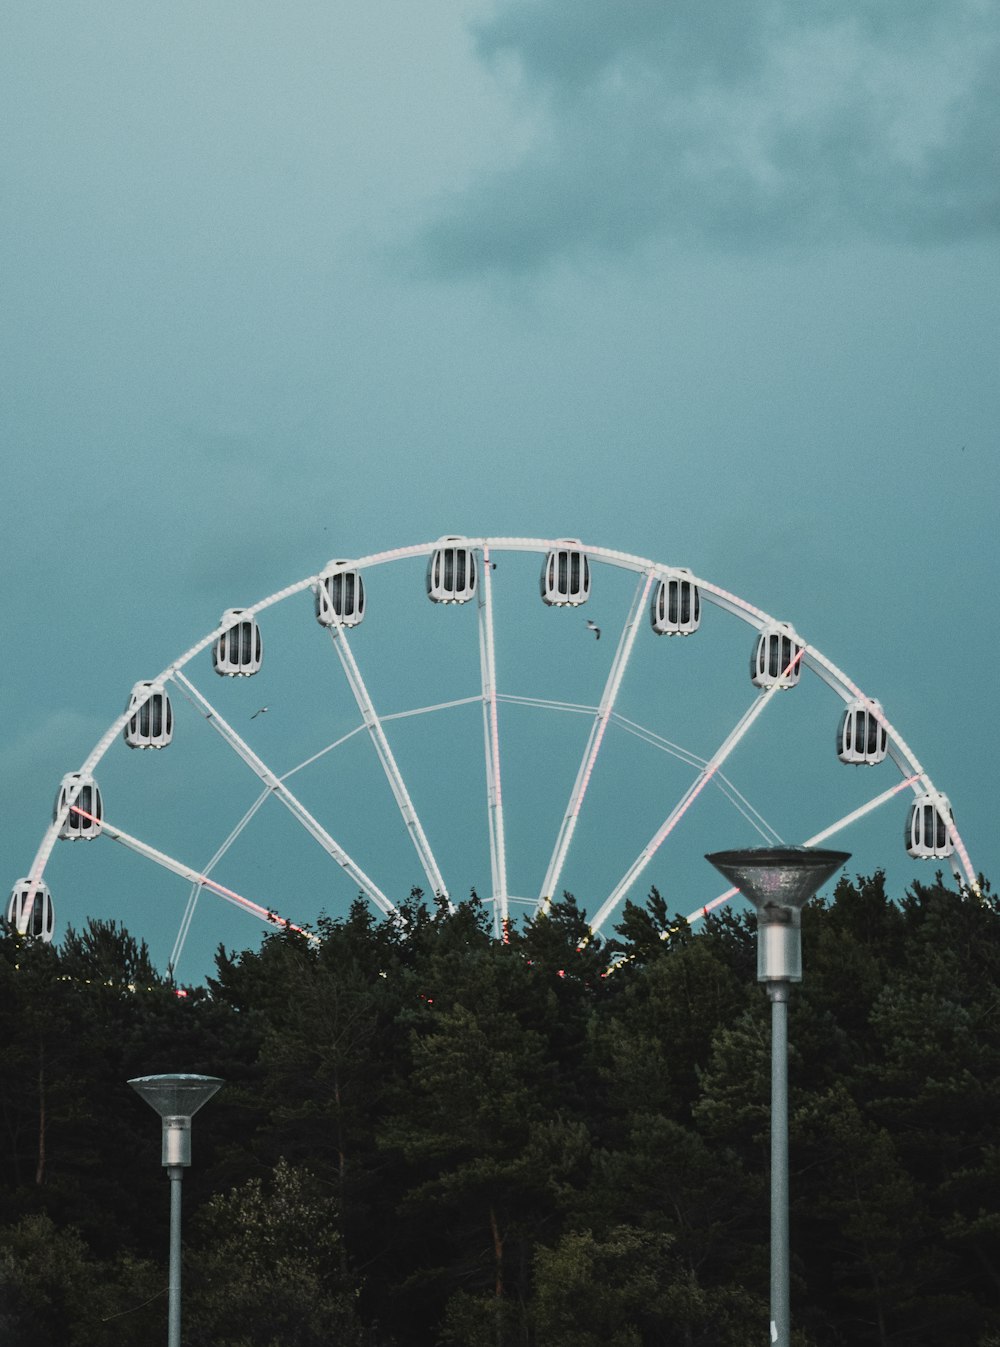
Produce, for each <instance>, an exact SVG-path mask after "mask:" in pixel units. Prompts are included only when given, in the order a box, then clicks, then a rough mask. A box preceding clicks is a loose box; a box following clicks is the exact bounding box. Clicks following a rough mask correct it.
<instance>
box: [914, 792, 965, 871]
mask: <svg viewBox="0 0 1000 1347" xmlns="http://www.w3.org/2000/svg"><path fill="white" fill-rule="evenodd" d="M950 822H951V804H950V802H949V800H948V797H947V796H946V795H941V794H938V793H937V792H935V791H925V792H924V794H923V795H918V796H917V797H916V798H915V799H914V801H913V803H912V804H911V805H910V812H909V814H908V815H907V819H906V836H905V840H906V850H907V851H908V852H909V853H910V855H911V856H913V857H914V858H915V859H916V860H943V859H944V858H945V857H947V856H950V855H951V854H952V853H953V852H954V850H955V844H954V842H953V841H952V839H951V831H950V829H949V827H948V824H949V823H950Z"/></svg>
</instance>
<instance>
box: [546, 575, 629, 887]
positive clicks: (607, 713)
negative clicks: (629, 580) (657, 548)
mask: <svg viewBox="0 0 1000 1347" xmlns="http://www.w3.org/2000/svg"><path fill="white" fill-rule="evenodd" d="M653 575H654V572H653V571H651V570H650V571H647V572H646V574H645V576H644V577H640V579H639V583H638V585H637V586H636V590H635V596H634V598H633V600H632V606H631V608H630V609H629V613H628V617H627V618H626V620H625V625H624V627H623V628H622V634H621V636H620V637H619V640H618V646H617V649H616V650H615V654H614V659H613V660H612V661H611V670H610V672H609V674H608V679H607V682H606V683H605V685H604V695H603V696H602V697H601V701H600V705H599V706H598V708H597V715H596V717H595V719H594V722H593V724H592V725H591V727H590V736H589V738H588V740H587V746H586V748H585V749H584V753H583V759H582V761H581V763H580V767H579V770H578V771H577V774H576V781H575V782H574V783H573V790H572V792H571V793H570V797H569V804H568V805H567V806H566V812H565V814H564V815H563V821H562V824H561V826H560V829H559V833H558V836H557V837H556V844H555V847H554V849H553V852H552V856H551V859H550V860H549V865H548V869H547V870H546V872H545V879H544V880H543V881H542V891H541V893H540V894H539V898H538V905H539V909H540V910H541V911H543V912H544V911H545V910H546V909H547V908H548V907H549V905H550V904H551V902H552V898H553V896H554V894H555V891H556V889H557V887H558V885H559V877H560V875H561V874H562V869H563V865H564V864H565V861H566V855H567V853H568V851H569V847H570V843H571V842H572V840H573V833H574V832H575V830H576V823H577V819H578V818H579V816H580V809H581V807H582V805H583V799H584V796H585V795H586V793H587V787H588V785H589V784H590V778H591V776H592V775H593V771H594V765H595V764H596V762H597V755H598V754H599V753H600V751H601V744H602V743H603V742H604V735H605V731H606V730H607V728H608V722H609V721H610V719H611V716H612V714H613V713H614V707H615V700H616V698H617V696H618V692H619V690H620V688H621V685H622V679H623V678H624V677H625V670H626V669H627V668H628V662H629V659H630V658H631V655H632V651H633V649H634V648H635V638H636V635H637V633H638V631H639V622H640V618H641V616H642V612H643V610H644V608H645V606H646V600H647V599H648V597H649V590H650V586H651V585H652V583H653Z"/></svg>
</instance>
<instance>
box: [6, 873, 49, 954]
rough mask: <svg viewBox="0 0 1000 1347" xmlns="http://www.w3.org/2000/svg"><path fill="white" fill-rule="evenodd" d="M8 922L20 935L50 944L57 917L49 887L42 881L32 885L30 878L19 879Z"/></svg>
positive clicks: (11, 902) (9, 909) (9, 907)
mask: <svg viewBox="0 0 1000 1347" xmlns="http://www.w3.org/2000/svg"><path fill="white" fill-rule="evenodd" d="M7 920H8V922H9V923H10V925H11V926H13V928H14V930H15V931H16V932H17V933H18V935H24V936H30V937H31V938H32V939H34V940H41V941H43V942H44V943H45V944H46V945H48V944H50V943H51V940H52V936H53V933H54V932H55V928H56V916H55V909H54V907H53V906H52V894H51V893H50V892H49V888H48V885H47V884H45V883H44V882H43V881H41V880H39V881H37V882H36V883H34V884H32V882H31V880H30V878H25V879H19V880H18V881H17V883H16V884H15V885H14V888H13V891H12V893H11V895H10V902H9V903H8V904H7Z"/></svg>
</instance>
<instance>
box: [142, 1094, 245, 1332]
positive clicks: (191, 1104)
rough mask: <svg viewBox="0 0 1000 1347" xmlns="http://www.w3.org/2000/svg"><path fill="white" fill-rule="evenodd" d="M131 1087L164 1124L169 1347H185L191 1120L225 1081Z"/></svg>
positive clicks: (163, 1152) (163, 1160) (163, 1161)
mask: <svg viewBox="0 0 1000 1347" xmlns="http://www.w3.org/2000/svg"><path fill="white" fill-rule="evenodd" d="M129 1085H131V1086H132V1089H133V1090H135V1092H136V1093H137V1094H140V1095H142V1097H143V1099H145V1101H146V1103H147V1104H149V1105H150V1107H151V1108H154V1109H156V1111H157V1113H158V1114H159V1115H160V1117H161V1118H162V1120H163V1148H162V1164H163V1167H164V1168H165V1169H166V1171H167V1177H168V1178H169V1179H170V1274H169V1288H168V1292H167V1347H181V1182H182V1181H183V1178H184V1170H185V1169H186V1168H187V1167H188V1165H190V1163H191V1119H192V1117H193V1116H194V1114H195V1113H197V1112H198V1110H199V1109H200V1108H201V1106H202V1104H207V1103H208V1101H209V1100H210V1099H211V1097H212V1095H213V1094H215V1092H216V1090H218V1089H219V1087H220V1086H221V1085H222V1081H221V1080H220V1079H219V1077H218V1076H136V1077H135V1079H133V1080H130V1081H129Z"/></svg>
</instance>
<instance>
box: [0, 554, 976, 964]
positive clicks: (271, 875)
mask: <svg viewBox="0 0 1000 1347" xmlns="http://www.w3.org/2000/svg"><path fill="white" fill-rule="evenodd" d="M310 609H311V611H310ZM748 629H749V630H748ZM664 636H666V637H670V638H684V639H679V640H673V639H671V640H667V641H663V640H661V639H659V638H661V637H664ZM748 657H749V670H748V669H747V658H748ZM779 693H780V694H784V695H781V696H779V695H778V694H779ZM831 694H832V695H831ZM144 750H168V752H163V753H160V752H149V751H144ZM174 759H176V766H175V767H163V766H161V764H163V763H166V762H168V761H172V760H174ZM870 769H875V770H870ZM873 783H874V784H873ZM900 796H902V797H903V800H902V801H899V800H897V797H900ZM907 800H908V808H907V809H905V810H903V809H902V805H903V803H905V802H906V801H907ZM894 820H898V823H899V824H901V825H902V826H901V827H898V829H897V825H896V823H895V822H894ZM899 832H902V833H903V846H900V845H899V840H898V838H899ZM835 835H838V836H840V835H842V836H843V838H844V840H845V841H847V840H848V839H850V841H851V844H852V846H854V851H855V861H856V863H858V864H859V867H860V868H863V867H864V864H865V861H866V860H868V862H869V868H870V869H872V870H874V869H876V868H884V867H885V857H886V856H887V855H889V854H890V853H895V852H896V851H897V850H898V852H899V853H900V854H901V855H902V854H905V855H908V856H909V857H912V858H914V859H918V860H935V859H942V860H947V861H948V862H949V864H950V866H951V869H952V872H953V874H954V875H955V877H956V879H957V880H958V881H959V883H960V884H962V885H964V886H967V887H969V888H972V889H975V887H976V875H975V871H974V869H973V867H972V863H971V860H970V858H969V855H968V852H967V850H966V848H965V845H964V843H963V841H962V839H961V837H960V835H959V833H958V829H957V827H956V824H955V820H954V818H953V814H952V809H951V804H950V802H949V799H948V797H947V796H946V795H944V794H943V793H942V792H941V791H939V790H938V789H937V787H936V786H935V785H934V783H933V782H932V781H931V779H930V777H929V776H928V774H927V772H926V771H925V770H924V768H923V767H922V766H921V764H920V763H919V761H918V760H917V758H916V757H915V755H914V753H913V752H912V750H911V749H910V747H909V746H908V744H907V743H906V742H905V741H904V739H903V738H902V736H901V735H900V733H899V732H898V731H897V729H896V728H895V727H894V726H893V725H892V724H891V723H890V721H889V719H888V716H887V714H886V712H885V711H884V710H883V708H882V706H881V704H880V703H879V702H878V701H876V700H875V699H874V698H872V697H871V696H869V695H868V694H866V693H865V692H863V691H862V690H861V688H860V687H859V686H858V685H857V684H856V683H855V682H853V681H852V680H851V679H850V678H849V677H848V676H847V675H846V674H845V673H843V672H842V671H841V670H840V669H839V668H837V667H836V666H835V665H834V664H833V663H832V662H831V661H830V660H829V659H827V658H826V657H825V656H824V655H823V654H821V653H820V651H819V650H818V649H817V648H816V646H815V645H813V644H812V643H811V642H810V641H809V640H808V639H807V638H806V637H805V636H804V635H800V634H799V633H798V631H797V630H796V629H795V627H794V626H793V625H791V624H790V623H788V622H787V621H779V620H777V619H775V618H773V617H771V616H770V615H769V614H768V613H766V612H764V611H763V610H761V609H760V608H757V607H756V606H754V605H753V604H751V603H748V602H747V601H746V600H744V599H741V598H739V597H738V596H737V595H735V594H733V593H731V592H729V591H727V590H725V589H723V588H720V587H719V586H718V585H715V584H713V583H711V582H710V581H708V580H705V579H702V578H700V577H697V576H695V575H694V574H692V573H691V572H690V571H689V570H687V569H684V568H682V567H678V566H672V565H665V564H662V563H659V562H655V561H651V560H648V559H646V558H643V557H639V556H633V555H631V554H629V553H625V552H620V551H614V550H611V549H609V548H604V547H597V546H591V545H589V544H586V545H585V544H584V543H582V542H581V541H580V540H578V539H555V540H551V539H549V540H546V539H539V538H475V537H461V536H454V537H451V536H450V537H447V538H442V539H439V540H437V541H435V542H427V543H419V544H416V545H413V546H407V547H401V548H395V549H392V550H390V551H383V552H378V553H374V554H372V555H369V556H363V557H359V558H356V559H352V560H344V559H338V560H334V561H331V562H330V563H329V564H327V565H326V566H325V567H324V568H323V569H322V570H321V571H319V572H318V573H316V574H313V575H309V576H307V577H306V578H305V579H302V580H299V581H298V582H296V583H295V584H292V585H288V586H286V587H285V588H283V589H280V590H278V591H277V592H276V593H274V594H271V595H270V596H269V597H267V598H264V599H261V600H259V601H258V602H256V603H253V604H250V605H248V606H244V607H234V608H230V609H227V610H226V611H225V612H224V613H223V614H222V617H221V619H220V620H219V622H218V623H217V625H216V626H215V627H214V628H213V629H212V630H211V631H209V632H208V634H207V635H205V636H204V637H203V638H202V639H201V640H199V641H197V642H196V643H195V644H194V645H192V646H191V647H190V649H188V650H186V651H185V652H184V653H183V654H182V655H181V656H180V657H179V658H178V659H176V660H174V661H173V662H172V663H171V664H169V665H168V666H167V667H166V668H165V669H164V670H163V671H162V672H161V673H160V674H158V675H157V676H156V677H155V678H151V679H148V680H144V681H140V682H137V683H135V684H134V686H133V687H132V690H131V693H130V694H129V696H128V699H127V706H126V709H125V710H124V712H123V713H122V714H121V715H119V716H118V717H117V718H116V719H115V720H114V721H113V722H112V723H111V725H110V726H109V727H108V729H107V731H106V732H105V734H104V735H102V737H101V738H100V739H99V740H98V742H97V743H96V744H95V745H94V747H93V749H92V751H91V752H90V754H89V755H88V756H87V758H86V759H85V761H84V762H83V763H82V764H81V766H80V767H79V768H78V769H77V770H76V771H72V772H69V773H68V774H67V775H66V776H65V777H64V778H63V780H62V783H61V785H60V787H59V790H58V795H57V798H56V803H55V808H54V811H53V817H52V821H51V823H50V824H49V825H48V827H47V828H46V830H45V832H44V835H43V837H42V840H41V843H40V845H39V847H38V850H37V853H36V855H35V857H34V860H33V861H32V863H31V866H30V868H29V870H28V873H27V874H26V876H25V877H24V878H22V879H20V880H18V882H17V883H16V884H15V886H14V889H13V892H12V895H11V899H10V903H9V907H8V919H9V920H10V921H11V923H12V924H13V925H14V926H15V927H16V928H17V929H18V930H20V931H21V932H22V933H23V934H30V935H34V936H36V937H39V938H41V939H43V940H51V939H52V937H53V934H54V931H55V917H54V905H53V898H52V893H53V891H56V890H57V886H58V885H61V886H62V887H63V889H67V888H68V889H70V890H71V891H76V890H78V889H79V890H81V891H82V892H83V893H84V894H85V901H86V902H87V904H88V905H89V907H90V909H91V912H90V914H91V915H98V914H99V913H100V911H101V910H102V904H103V903H104V902H105V901H106V895H109V894H115V893H120V894H124V893H126V892H133V891H135V890H140V891H141V892H142V894H143V899H144V901H147V902H150V901H151V902H154V903H155V904H157V906H158V908H159V910H161V911H168V912H170V913H171V914H172V916H173V917H174V919H175V923H176V930H177V934H176V937H175V938H174V942H173V948H172V950H171V953H170V959H169V963H170V966H171V967H172V968H174V969H176V967H177V964H178V961H179V959H180V957H181V954H182V951H183V949H184V945H185V942H186V940H187V938H188V935H189V933H190V931H191V930H192V927H193V926H194V924H195V922H196V921H197V920H199V918H198V917H197V913H198V911H199V900H200V898H201V896H202V895H203V894H206V893H207V894H211V895H215V896H217V897H220V898H222V899H224V900H225V901H226V902H227V903H229V904H231V905H233V906H235V907H236V908H239V909H241V910H242V911H243V912H245V913H248V914H250V915H251V916H252V917H254V918H258V919H261V920H263V921H267V922H271V923H278V924H281V925H282V926H285V927H290V928H291V929H293V930H299V931H301V932H302V933H303V934H304V935H305V936H307V937H308V936H310V934H311V930H310V928H311V927H312V925H313V924H314V923H315V922H316V920H317V918H318V917H319V915H320V914H321V913H323V912H327V913H330V914H335V913H336V912H337V911H338V910H341V911H342V910H343V909H344V908H345V907H346V905H347V904H348V903H350V902H351V901H353V900H354V899H355V898H356V897H357V896H358V895H361V896H363V897H364V898H365V899H366V900H367V901H368V902H370V903H371V904H372V905H373V906H374V907H375V908H376V909H378V911H379V912H381V913H383V914H384V915H386V916H390V917H393V916H398V915H399V908H400V903H401V902H402V901H403V900H404V899H405V898H406V896H407V895H408V894H409V892H410V890H411V888H412V887H414V886H416V887H420V888H421V889H422V890H423V891H424V892H425V893H427V894H429V895H433V896H434V897H435V898H436V899H438V900H439V901H440V902H442V903H445V904H448V905H451V904H453V903H454V902H455V901H456V900H457V898H459V897H465V896H466V895H467V894H468V893H469V892H470V891H471V890H474V891H476V892H477V893H478V894H479V896H480V897H482V898H483V899H484V901H486V902H487V903H488V904H489V905H490V907H491V909H492V915H493V923H494V930H495V932H496V933H497V934H498V935H501V934H502V933H503V932H504V931H505V930H506V929H507V927H508V923H510V922H512V921H516V920H518V919H519V918H520V917H522V916H523V915H524V914H529V915H530V914H534V913H538V912H544V911H545V910H546V909H547V908H548V906H549V905H550V904H551V903H552V902H553V901H554V900H556V899H558V898H559V897H560V896H561V894H562V893H563V891H564V890H569V891H572V892H574V893H575V894H576V895H577V896H578V897H579V898H580V899H581V902H582V905H583V906H584V907H585V909H586V910H587V912H588V913H590V914H592V915H591V916H590V924H591V928H592V930H593V931H594V932H595V933H599V932H602V931H603V932H604V933H607V932H608V931H609V930H610V929H611V928H612V927H613V924H614V922H615V920H616V919H617V916H618V915H619V913H620V909H621V907H622V905H623V903H624V902H625V900H626V899H627V898H628V897H630V896H631V897H633V898H634V899H641V898H642V896H643V895H644V893H645V892H646V891H647V890H648V888H649V887H650V886H651V885H656V886H657V887H658V888H660V889H661V890H662V891H663V892H664V895H665V896H666V897H668V899H669V900H670V901H671V902H672V903H673V905H674V906H675V907H676V908H677V909H678V910H687V909H690V916H689V920H691V921H696V920H698V919H699V918H700V917H701V916H703V915H704V914H705V913H706V912H708V911H710V910H712V909H713V908H715V907H717V906H718V905H719V904H721V903H723V902H725V901H726V900H727V899H729V898H731V897H732V896H733V895H734V894H735V890H732V889H731V890H728V891H726V892H724V893H721V894H720V893H716V892H711V891H709V890H706V888H705V885H706V883H708V882H709V880H708V873H707V867H706V866H705V865H704V861H703V856H704V853H705V851H706V850H711V849H713V848H716V847H718V846H719V845H721V844H726V845H736V844H740V843H741V839H742V840H743V842H744V843H751V844H754V845H761V844H763V845H772V844H773V845H778V844H781V843H799V844H803V845H806V846H819V845H821V844H823V843H825V842H827V841H828V840H829V839H830V838H831V837H833V836H835ZM856 838H858V839H860V842H861V846H860V848H859V847H858V846H857V845H855V839H856ZM79 842H84V843H91V844H93V843H96V844H97V846H96V848H92V847H82V848H81V847H77V846H67V845H66V843H79ZM112 843H113V844H117V845H115V846H112V845H110V844H112ZM94 852H98V853H100V858H101V859H100V863H98V862H97V861H96V860H94V861H92V860H91V859H90V857H91V855H92V854H93V853H94ZM84 855H86V856H87V860H86V861H83V860H81V859H80V858H81V857H83V856H84ZM125 856H127V857H129V860H128V861H127V862H123V859H122V858H123V857H125ZM123 864H124V865H125V874H124V877H122V873H121V871H120V869H119V871H118V874H117V877H116V867H121V866H122V865H123ZM50 879H51V881H52V886H51V888H50V882H49V880H50ZM94 909H96V912H95V911H94ZM203 910H204V909H203V908H202V911H203ZM137 920H138V922H139V928H140V930H141V923H142V917H141V914H140V916H139V917H138V918H137Z"/></svg>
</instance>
